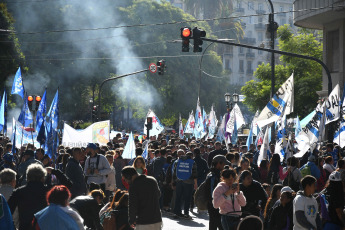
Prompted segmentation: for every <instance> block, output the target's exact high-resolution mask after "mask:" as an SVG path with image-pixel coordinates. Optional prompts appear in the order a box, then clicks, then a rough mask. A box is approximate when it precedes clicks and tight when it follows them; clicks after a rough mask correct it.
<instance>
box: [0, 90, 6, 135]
mask: <svg viewBox="0 0 345 230" xmlns="http://www.w3.org/2000/svg"><path fill="white" fill-rule="evenodd" d="M2 130H4V133H5V134H6V133H7V95H6V91H5V89H4V95H3V96H2V101H1V106H0V131H2Z"/></svg>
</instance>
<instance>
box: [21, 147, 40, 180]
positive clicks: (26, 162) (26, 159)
mask: <svg viewBox="0 0 345 230" xmlns="http://www.w3.org/2000/svg"><path fill="white" fill-rule="evenodd" d="M34 156H35V153H34V151H33V150H32V149H27V150H25V152H24V154H23V156H22V161H23V162H22V163H20V164H19V166H18V171H17V173H18V177H19V180H18V183H19V185H25V184H26V170H27V169H28V167H29V166H30V165H32V164H40V165H42V163H41V162H40V161H39V160H36V159H35V158H34Z"/></svg>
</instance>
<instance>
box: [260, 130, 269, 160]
mask: <svg viewBox="0 0 345 230" xmlns="http://www.w3.org/2000/svg"><path fill="white" fill-rule="evenodd" d="M269 132H270V129H269V127H268V126H267V127H266V132H265V137H264V140H263V143H262V145H261V149H260V152H259V157H258V165H260V163H261V161H262V160H266V159H267V151H268V150H269V145H270V143H269V141H268V133H269Z"/></svg>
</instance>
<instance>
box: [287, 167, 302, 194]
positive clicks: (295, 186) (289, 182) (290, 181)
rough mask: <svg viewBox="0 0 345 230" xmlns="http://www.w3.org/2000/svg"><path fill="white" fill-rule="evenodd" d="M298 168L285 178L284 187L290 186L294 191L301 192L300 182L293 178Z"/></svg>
mask: <svg viewBox="0 0 345 230" xmlns="http://www.w3.org/2000/svg"><path fill="white" fill-rule="evenodd" d="M295 169H296V168H294V170H292V171H291V172H289V173H288V175H287V176H286V177H285V179H284V181H283V185H284V186H289V187H290V188H291V189H292V190H294V191H295V192H297V191H299V184H300V183H299V181H296V180H295V179H294V178H293V172H294V171H295Z"/></svg>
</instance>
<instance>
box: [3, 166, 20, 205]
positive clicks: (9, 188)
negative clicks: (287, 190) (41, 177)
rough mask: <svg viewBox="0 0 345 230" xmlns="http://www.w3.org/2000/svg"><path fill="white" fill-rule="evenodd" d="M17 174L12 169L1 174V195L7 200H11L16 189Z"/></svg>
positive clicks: (4, 170)
mask: <svg viewBox="0 0 345 230" xmlns="http://www.w3.org/2000/svg"><path fill="white" fill-rule="evenodd" d="M16 176H17V173H16V172H15V171H14V170H12V169H9V168H7V169H3V170H2V171H1V172H0V194H2V195H3V196H4V197H5V199H6V200H8V199H9V198H10V196H11V195H12V192H13V190H14V188H15V187H16Z"/></svg>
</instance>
